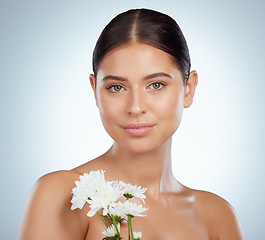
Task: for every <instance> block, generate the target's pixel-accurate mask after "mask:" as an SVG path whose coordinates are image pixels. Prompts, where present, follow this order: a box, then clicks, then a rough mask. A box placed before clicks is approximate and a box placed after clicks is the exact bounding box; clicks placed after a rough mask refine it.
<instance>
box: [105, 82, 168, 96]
mask: <svg viewBox="0 0 265 240" xmlns="http://www.w3.org/2000/svg"><path fill="white" fill-rule="evenodd" d="M154 84H160V87H159V88H154ZM117 86H118V87H120V88H121V89H120V90H118V91H116V90H114V88H115V87H117ZM151 86H153V87H151ZM166 86H167V85H166V84H165V83H162V82H153V83H151V84H149V85H148V88H151V89H153V90H154V91H160V90H162V89H163V88H164V87H166ZM107 89H108V90H109V91H110V92H113V93H117V92H120V91H122V89H123V90H124V89H125V88H124V87H123V86H122V85H120V84H112V85H110V86H109V87H107Z"/></svg>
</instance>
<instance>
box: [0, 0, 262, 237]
mask: <svg viewBox="0 0 265 240" xmlns="http://www.w3.org/2000/svg"><path fill="white" fill-rule="evenodd" d="M141 7H145V8H151V9H154V10H158V11H161V12H164V13H167V14H169V15H170V16H172V17H173V18H174V19H175V20H176V21H177V22H178V23H179V25H180V27H181V28H182V30H183V32H184V35H185V37H186V39H187V42H188V45H189V48H190V55H191V60H192V69H196V70H197V71H198V74H199V85H198V88H197V92H196V95H195V99H194V103H193V105H192V106H191V108H189V109H185V110H184V116H183V120H182V123H181V126H180V128H179V129H178V131H177V133H176V134H175V136H174V141H173V167H174V173H175V175H176V177H177V179H178V180H180V181H181V182H182V183H183V184H184V185H187V186H188V187H191V188H196V189H202V190H207V191H211V192H214V193H216V194H218V195H220V196H222V197H223V198H225V199H226V200H228V201H229V202H230V203H231V204H232V205H233V206H234V208H235V209H236V211H237V213H238V215H239V218H240V221H241V224H242V226H243V232H244V234H245V236H246V239H255V240H262V239H265V233H264V231H262V228H263V224H264V221H265V211H264V208H263V203H264V202H265V193H264V183H263V182H264V181H263V178H262V177H263V175H264V170H265V163H264V161H263V159H264V156H265V151H264V133H265V129H264V114H265V113H264V106H263V105H264V102H265V101H264V100H265V97H264V90H265V83H264V74H263V62H264V60H263V59H264V57H265V54H264V52H265V51H264V42H265V41H264V40H265V39H264V38H265V30H264V27H263V22H264V21H265V16H264V14H263V13H264V10H265V3H264V2H263V1H258V0H253V1H250V0H249V1H239V0H235V1H228V0H224V1H210V0H208V1H206V0H205V1H195V0H194V1H167V0H165V1H151V0H150V1H133V2H130V1H100V0H99V1H95V2H92V1H88V0H87V1H69V0H65V1H60V0H55V1H39V0H37V1H33V0H27V1H18V0H13V1H12V0H9V1H7V0H1V1H0V30H1V38H0V43H1V44H0V50H1V51H0V52H1V54H0V69H1V71H0V81H1V87H0V91H1V101H0V104H1V162H0V171H1V175H0V178H1V183H2V192H1V205H2V214H1V216H0V226H1V227H0V228H1V230H0V239H5V240H9V239H10V240H11V239H15V238H16V235H17V230H18V226H19V223H20V220H21V216H22V212H23V208H24V205H25V202H26V199H27V197H28V194H29V192H30V189H31V187H32V185H33V184H34V182H35V181H36V180H37V179H38V178H39V177H40V176H42V175H43V174H46V173H48V172H51V171H57V170H61V169H71V168H73V167H75V166H77V165H80V164H83V163H85V162H87V161H88V160H90V159H92V158H94V157H96V156H98V155H100V154H102V153H103V152H104V151H106V150H107V149H108V148H109V147H110V146H111V144H112V140H111V139H110V138H109V136H108V135H107V134H106V133H105V130H104V129H103V127H102V125H101V121H100V118H99V114H98V110H97V108H96V105H95V101H94V97H93V93H92V90H91V88H90V85H89V78H88V76H89V74H90V73H91V72H92V67H91V65H92V64H91V59H92V51H93V47H94V46H95V42H96V40H97V38H98V36H99V34H100V32H101V30H102V29H103V27H104V26H105V25H106V24H107V23H108V22H109V21H110V20H111V19H112V18H113V17H114V16H116V15H117V14H118V13H120V12H122V11H125V10H128V9H130V8H141Z"/></svg>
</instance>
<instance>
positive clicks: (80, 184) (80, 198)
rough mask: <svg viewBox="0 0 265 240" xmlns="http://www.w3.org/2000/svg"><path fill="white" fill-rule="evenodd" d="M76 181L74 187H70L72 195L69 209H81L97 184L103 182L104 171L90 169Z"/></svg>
mask: <svg viewBox="0 0 265 240" xmlns="http://www.w3.org/2000/svg"><path fill="white" fill-rule="evenodd" d="M79 178H80V181H76V182H75V184H76V187H75V188H73V189H72V193H73V197H72V199H71V203H72V206H71V209H72V210H74V209H76V208H80V209H82V208H83V206H84V204H85V202H86V201H87V200H88V199H89V198H90V197H91V195H93V193H94V192H95V191H96V189H97V188H98V186H100V185H101V184H103V183H104V182H105V178H104V171H103V170H101V171H100V170H98V171H91V172H90V173H89V174H88V173H84V174H83V175H81V176H80V177H79Z"/></svg>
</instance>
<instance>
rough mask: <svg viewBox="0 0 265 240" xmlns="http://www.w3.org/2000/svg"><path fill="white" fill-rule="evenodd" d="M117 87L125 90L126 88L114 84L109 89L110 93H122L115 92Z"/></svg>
mask: <svg viewBox="0 0 265 240" xmlns="http://www.w3.org/2000/svg"><path fill="white" fill-rule="evenodd" d="M117 86H119V87H121V88H123V89H125V88H124V87H123V86H122V85H120V84H112V85H110V86H109V87H107V89H108V90H109V91H110V92H113V93H116V92H120V91H115V90H114V87H117Z"/></svg>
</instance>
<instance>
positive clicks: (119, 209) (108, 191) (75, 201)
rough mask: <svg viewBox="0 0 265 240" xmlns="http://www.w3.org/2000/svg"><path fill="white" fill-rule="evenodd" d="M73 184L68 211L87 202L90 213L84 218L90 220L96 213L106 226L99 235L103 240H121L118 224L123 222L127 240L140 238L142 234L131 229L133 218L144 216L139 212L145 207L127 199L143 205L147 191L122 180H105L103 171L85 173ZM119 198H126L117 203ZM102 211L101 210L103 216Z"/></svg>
mask: <svg viewBox="0 0 265 240" xmlns="http://www.w3.org/2000/svg"><path fill="white" fill-rule="evenodd" d="M75 184H76V187H75V188H73V191H72V193H73V197H72V200H71V203H72V207H71V209H72V210H74V209H76V208H80V209H82V208H83V206H84V204H85V203H86V202H87V203H88V204H90V211H89V212H88V213H87V215H88V216H89V217H92V216H94V215H95V214H96V213H97V212H98V214H99V216H100V217H101V219H102V221H103V222H104V224H105V225H106V227H107V230H105V231H103V232H102V233H103V234H104V235H105V237H104V238H103V240H121V239H122V237H121V235H120V224H121V223H122V222H127V224H128V239H129V240H140V239H141V235H142V234H141V232H133V230H132V218H133V217H136V216H144V215H142V213H143V212H144V211H146V210H147V208H143V206H142V205H137V204H136V203H134V202H131V201H130V199H131V198H133V197H137V198H140V199H141V200H142V201H143V202H144V199H145V198H146V196H145V195H144V193H145V191H146V188H141V186H139V187H137V186H132V185H130V184H126V183H123V182H122V181H119V182H117V181H106V180H105V176H104V171H103V170H101V171H100V170H98V171H91V172H90V173H89V174H88V173H85V174H83V175H81V176H80V181H76V182H75ZM122 197H125V198H126V199H125V201H124V202H121V201H118V200H120V199H121V198H122ZM101 209H103V211H102V213H101ZM105 219H109V220H110V221H111V223H112V224H111V226H109V225H108V224H107V222H106V220H105Z"/></svg>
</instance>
